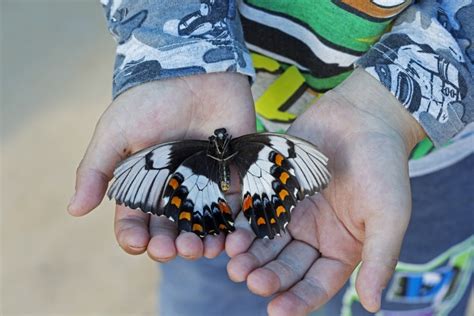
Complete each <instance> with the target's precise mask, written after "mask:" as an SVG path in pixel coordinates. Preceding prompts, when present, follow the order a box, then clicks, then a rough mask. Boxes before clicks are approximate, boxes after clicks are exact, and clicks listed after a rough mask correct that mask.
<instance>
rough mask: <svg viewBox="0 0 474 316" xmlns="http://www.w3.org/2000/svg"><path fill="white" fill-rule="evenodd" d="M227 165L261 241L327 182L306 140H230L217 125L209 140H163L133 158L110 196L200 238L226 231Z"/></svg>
mask: <svg viewBox="0 0 474 316" xmlns="http://www.w3.org/2000/svg"><path fill="white" fill-rule="evenodd" d="M231 164H232V165H235V167H236V169H237V171H238V175H239V177H240V182H241V196H242V212H243V213H244V215H245V216H246V217H247V219H248V220H249V223H250V225H251V227H252V229H253V230H254V232H255V233H256V235H257V237H260V238H265V237H268V238H274V236H278V235H280V234H281V232H284V231H285V228H286V226H287V225H288V223H289V221H290V219H291V211H292V209H293V208H294V207H295V205H296V204H297V203H298V202H299V201H301V200H302V199H304V198H305V197H306V196H308V195H312V194H314V193H316V192H318V191H320V190H322V189H323V188H324V187H325V186H326V185H327V183H328V182H329V178H330V175H329V172H328V170H327V167H326V166H327V158H326V157H325V156H324V155H322V154H321V153H320V152H319V151H318V150H317V148H316V147H315V146H314V145H312V144H310V143H308V142H306V141H304V140H301V139H298V138H296V137H292V136H288V135H281V134H273V133H259V134H249V135H244V136H241V137H238V138H236V139H232V137H231V136H230V135H228V134H227V131H226V130H225V129H223V128H222V129H217V130H215V131H214V135H212V136H211V137H209V139H208V141H203V140H184V141H179V142H172V143H165V144H160V145H157V146H153V147H150V148H147V149H144V150H142V151H140V152H138V153H136V154H134V155H132V156H131V157H129V158H128V159H126V160H125V161H124V162H122V163H121V164H120V165H119V166H118V167H117V169H116V170H115V172H114V176H115V179H116V180H115V182H114V183H113V184H112V186H111V188H110V189H109V192H108V195H109V197H110V198H115V199H116V201H117V203H119V204H124V205H125V206H128V207H131V208H138V209H141V210H142V211H144V212H147V213H151V214H155V215H162V216H166V217H168V218H169V219H170V220H173V221H175V222H176V223H177V224H178V228H179V229H180V230H183V231H192V232H194V233H196V234H197V235H199V236H201V237H204V236H206V235H207V234H218V233H219V232H220V231H223V232H231V231H233V230H234V226H233V217H232V211H231V209H230V206H229V205H228V204H227V202H226V199H225V196H224V193H225V192H227V191H228V190H229V189H230V180H231V179H230V165H231Z"/></svg>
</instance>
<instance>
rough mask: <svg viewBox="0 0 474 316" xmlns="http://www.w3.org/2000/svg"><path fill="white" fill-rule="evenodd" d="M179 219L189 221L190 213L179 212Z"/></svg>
mask: <svg viewBox="0 0 474 316" xmlns="http://www.w3.org/2000/svg"><path fill="white" fill-rule="evenodd" d="M179 219H180V220H181V219H185V220H188V221H190V220H191V213H189V212H181V214H179Z"/></svg>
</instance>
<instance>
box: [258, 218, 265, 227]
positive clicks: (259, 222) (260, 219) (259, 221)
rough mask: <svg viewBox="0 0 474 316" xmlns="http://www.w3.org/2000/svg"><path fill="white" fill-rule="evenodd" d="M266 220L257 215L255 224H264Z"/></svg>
mask: <svg viewBox="0 0 474 316" xmlns="http://www.w3.org/2000/svg"><path fill="white" fill-rule="evenodd" d="M266 223H267V222H266V221H265V219H264V218H263V217H259V218H258V219H257V225H265V224H266Z"/></svg>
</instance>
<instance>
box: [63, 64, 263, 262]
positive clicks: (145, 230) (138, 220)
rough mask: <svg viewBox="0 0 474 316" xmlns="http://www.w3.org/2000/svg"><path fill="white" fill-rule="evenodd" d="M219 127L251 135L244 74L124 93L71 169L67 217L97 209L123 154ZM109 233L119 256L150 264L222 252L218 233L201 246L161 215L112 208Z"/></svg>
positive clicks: (173, 82)
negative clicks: (138, 257) (134, 256)
mask: <svg viewBox="0 0 474 316" xmlns="http://www.w3.org/2000/svg"><path fill="white" fill-rule="evenodd" d="M79 119H80V118H79ZM220 127H225V128H227V130H228V131H229V133H230V134H231V135H233V136H234V137H237V136H239V135H242V134H247V133H252V132H255V114H254V107H253V101H252V96H251V92H250V87H249V82H248V78H247V77H246V76H243V75H239V74H234V73H215V74H206V75H198V76H190V77H185V78H177V79H170V80H163V81H154V82H150V83H147V84H143V85H140V86H137V87H135V88H133V89H130V90H128V91H126V92H125V93H123V94H122V95H120V96H119V97H118V98H117V99H116V100H115V101H114V102H113V103H112V104H111V105H110V106H109V108H108V109H107V110H106V111H105V112H104V114H103V115H102V117H101V118H100V120H99V122H98V124H97V126H96V129H95V132H94V136H93V137H92V140H91V142H90V144H89V147H88V149H87V152H86V154H85V156H84V158H83V159H82V162H81V164H80V166H79V168H78V169H77V177H76V193H75V196H74V197H73V199H72V200H71V203H70V205H69V207H68V210H69V212H70V213H71V214H72V215H74V216H82V215H85V214H87V213H88V212H90V211H91V210H92V209H94V208H95V207H96V206H97V205H99V203H100V202H101V201H102V198H103V197H104V194H105V191H106V189H107V184H108V182H109V180H110V179H111V177H112V174H113V171H114V169H115V167H116V165H117V163H118V162H119V161H121V160H123V159H124V158H125V157H126V156H127V155H129V154H131V153H134V152H136V151H138V150H140V149H142V148H145V147H148V146H151V145H154V144H158V143H163V142H167V141H172V140H180V139H185V138H190V139H207V137H208V136H209V135H211V134H212V133H213V131H214V129H216V128H220ZM232 189H233V191H234V192H235V191H236V189H238V188H236V186H235V185H234V186H233V188H232ZM230 194H231V195H232V192H230ZM237 196H238V194H237ZM234 200H235V199H234ZM230 202H232V198H231V199H230ZM233 209H234V210H235V211H238V210H239V204H238V203H237V206H236V205H235V204H234V205H233ZM115 234H116V237H117V240H118V243H119V244H120V246H121V247H122V248H123V249H124V250H125V251H126V252H128V253H130V254H141V253H143V252H145V251H147V252H148V254H149V256H150V257H151V258H153V259H155V260H157V261H168V260H171V259H173V258H174V257H175V256H176V255H180V256H182V257H185V258H190V259H195V258H199V257H201V256H203V255H204V256H206V257H215V256H217V255H218V254H219V253H220V252H221V251H222V250H223V248H224V239H225V238H224V235H223V234H220V235H219V236H217V237H214V236H208V237H206V238H205V239H204V240H203V241H201V240H200V238H199V237H198V236H196V235H195V234H193V233H179V232H178V230H177V228H176V226H175V224H174V223H172V222H171V221H169V220H168V219H166V218H164V217H158V216H150V215H147V214H144V213H142V212H141V211H139V210H131V209H129V208H126V207H123V206H117V207H116V213H115Z"/></svg>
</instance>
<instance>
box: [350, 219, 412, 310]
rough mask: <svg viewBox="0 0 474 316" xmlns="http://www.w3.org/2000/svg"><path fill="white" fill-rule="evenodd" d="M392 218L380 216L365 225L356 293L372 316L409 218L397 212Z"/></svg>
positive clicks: (392, 269)
mask: <svg viewBox="0 0 474 316" xmlns="http://www.w3.org/2000/svg"><path fill="white" fill-rule="evenodd" d="M392 214H394V215H389V216H388V215H387V214H385V213H380V214H378V215H377V216H374V217H372V218H371V219H370V220H368V221H367V222H366V238H365V241H364V247H363V250H362V265H361V268H360V270H359V274H358V276H357V281H356V290H357V293H358V294H359V298H360V302H361V303H362V305H363V306H364V308H365V309H366V310H368V311H369V312H372V313H375V312H377V311H378V310H379V309H380V305H381V296H382V291H383V289H384V288H385V287H386V286H387V284H388V282H389V281H390V278H391V277H392V274H393V272H394V270H395V267H396V265H397V262H398V256H399V254H400V248H401V245H402V241H403V236H404V235H405V231H406V228H407V226H408V221H409V218H410V216H409V212H408V215H405V216H404V215H400V212H397V213H395V212H393V213H392ZM404 219H406V220H404Z"/></svg>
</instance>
